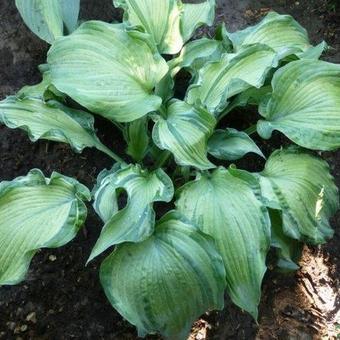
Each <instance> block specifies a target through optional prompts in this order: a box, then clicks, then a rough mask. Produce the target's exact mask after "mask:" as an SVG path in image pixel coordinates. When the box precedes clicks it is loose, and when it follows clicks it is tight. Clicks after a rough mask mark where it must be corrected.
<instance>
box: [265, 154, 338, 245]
mask: <svg viewBox="0 0 340 340" xmlns="http://www.w3.org/2000/svg"><path fill="white" fill-rule="evenodd" d="M260 184H261V190H262V195H263V197H264V198H265V199H266V201H267V205H268V206H269V207H271V208H273V209H280V210H281V211H282V220H283V232H284V233H285V235H287V236H289V237H291V238H293V239H296V240H300V241H303V242H309V243H312V244H319V243H324V242H326V241H327V240H328V239H330V238H331V237H332V236H333V233H334V232H333V230H332V228H331V227H330V225H329V221H328V220H329V218H330V217H331V216H333V214H334V213H335V212H336V211H337V209H338V208H339V197H338V189H337V187H336V185H335V184H334V180H333V178H332V176H331V175H330V173H329V167H328V165H327V163H326V162H325V161H323V160H322V159H320V158H317V157H314V156H312V155H310V154H308V153H305V152H302V151H301V150H299V149H297V148H290V149H286V150H278V151H275V152H274V153H273V154H272V155H271V156H270V157H269V159H268V161H267V163H266V167H265V169H264V171H263V172H261V173H260Z"/></svg>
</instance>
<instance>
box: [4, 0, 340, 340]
mask: <svg viewBox="0 0 340 340" xmlns="http://www.w3.org/2000/svg"><path fill="white" fill-rule="evenodd" d="M16 4H17V7H18V9H19V11H20V13H21V14H22V17H23V19H24V21H25V22H26V24H27V25H28V26H29V27H30V28H31V29H32V31H33V32H34V33H36V34H37V35H38V36H39V37H40V38H42V39H44V40H46V41H47V42H49V43H51V44H52V46H51V48H50V50H49V52H48V57H47V64H46V65H42V66H41V67H40V70H41V72H42V74H43V80H42V81H41V83H39V84H36V85H33V86H25V87H24V88H23V89H21V90H20V91H19V92H18V93H17V95H15V96H10V97H8V98H6V99H4V100H3V101H1V102H0V122H1V123H2V124H5V125H6V126H7V127H9V128H12V129H15V128H21V129H23V130H25V131H26V132H27V133H28V136H29V138H30V139H31V140H32V141H33V142H34V141H36V140H38V139H48V140H52V141H57V142H64V143H68V144H69V145H70V146H71V147H72V149H74V150H75V151H77V152H81V151H82V150H83V149H84V148H85V147H95V148H97V149H98V150H100V151H102V152H104V153H106V154H107V155H108V156H110V157H111V158H112V159H113V160H114V161H115V162H114V164H113V166H112V169H111V170H103V171H102V172H101V173H100V174H99V176H98V179H97V183H96V185H95V186H94V189H93V190H92V199H93V208H94V210H95V211H96V212H97V214H98V215H99V217H100V218H101V220H102V221H103V224H104V225H103V229H102V232H101V234H100V236H99V239H98V241H97V242H96V244H95V245H94V247H93V250H92V252H91V254H90V255H89V261H91V260H92V259H93V258H95V257H97V256H98V255H100V254H101V253H103V252H106V251H108V249H111V250H113V251H112V253H111V254H107V255H108V256H107V257H106V259H105V260H104V261H103V263H102V265H101V269H100V279H101V283H102V286H103V289H104V291H105V293H106V295H107V297H108V299H109V300H110V302H111V304H112V305H113V307H114V308H116V309H117V310H118V311H119V313H121V314H122V316H123V317H124V318H126V319H127V320H128V321H129V322H131V323H132V324H134V325H135V326H136V327H137V329H138V333H139V335H141V336H145V335H146V334H148V333H160V334H162V335H163V336H164V337H166V338H170V339H185V338H186V337H187V335H188V333H189V331H190V327H191V325H192V323H193V322H194V320H195V319H196V318H198V317H199V316H200V314H202V313H204V312H205V311H208V310H212V309H222V308H223V295H224V291H226V292H227V293H228V294H229V296H230V298H231V299H232V301H233V302H234V303H235V304H236V305H238V306H239V307H241V308H242V309H244V310H246V311H248V312H249V313H250V314H251V315H252V316H253V317H254V318H255V319H257V317H258V304H259V301H260V297H261V284H262V279H263V276H264V274H265V272H266V270H267V267H266V258H267V254H268V251H269V249H270V247H271V246H272V247H273V248H275V249H276V254H277V267H278V268H279V269H280V270H282V271H291V270H296V269H297V268H298V264H297V262H298V260H299V255H300V253H301V249H302V245H303V243H304V242H305V243H308V244H321V243H324V242H326V241H327V240H328V239H330V238H331V237H332V235H333V230H332V228H331V227H330V224H329V219H330V217H332V216H333V215H334V213H335V212H336V211H337V210H338V208H339V198H338V189H337V188H336V186H335V184H334V180H333V178H332V176H331V174H330V171H329V167H328V165H327V164H326V162H325V161H323V160H322V158H320V157H319V156H318V155H316V154H314V153H312V151H308V150H307V149H310V150H335V149H338V148H339V147H340V65H336V64H331V63H327V62H324V61H320V60H318V59H319V57H320V56H321V54H322V52H323V51H324V50H325V48H326V46H327V45H326V43H325V42H321V43H320V44H319V45H317V46H312V45H311V43H310V42H309V40H308V35H307V33H306V31H305V30H304V29H303V28H302V27H301V26H300V25H299V24H298V23H297V22H296V21H295V20H294V19H293V18H292V17H290V16H288V15H279V14H277V13H269V14H268V15H267V16H266V17H265V18H264V19H263V20H262V21H261V22H260V23H258V24H257V25H255V26H253V27H249V28H247V29H245V30H242V31H238V32H234V33H229V32H228V31H227V29H226V27H225V26H224V25H221V26H220V27H219V28H218V29H217V30H216V34H215V38H213V39H211V38H208V37H203V38H200V39H197V40H191V41H189V40H190V39H191V38H192V36H193V34H194V30H195V29H196V28H198V27H200V26H202V25H204V24H206V25H212V23H213V20H214V12H215V1H214V0H206V1H203V2H201V3H199V4H192V3H190V4H188V3H182V1H180V0H164V1H159V0H115V1H114V6H116V7H119V8H121V9H123V11H124V17H123V22H122V23H114V24H109V23H104V22H100V21H89V22H85V23H83V24H82V25H80V26H79V27H78V28H76V27H77V20H78V12H79V1H62V0H58V1H42V0H27V1H26V0H25V1H19V0H17V1H16ZM73 31H74V32H73ZM72 32H73V33H72ZM64 34H69V35H67V36H64ZM165 54H167V55H168V56H167V57H165V56H164V55H165ZM182 70H185V71H187V72H189V73H190V76H191V79H190V84H189V86H188V88H187V89H186V90H187V91H186V93H185V95H184V99H183V98H176V97H174V94H175V93H176V91H175V90H176V81H177V76H178V74H179V72H180V71H182ZM182 90H183V89H182ZM80 106H82V107H83V109H79V107H80ZM251 106H253V107H258V110H259V114H260V115H256V114H254V113H252V112H253V111H250V112H248V113H247V114H248V117H250V120H252V121H255V120H256V121H257V124H256V125H253V126H250V127H248V128H247V129H246V130H244V131H240V130H237V129H235V128H233V127H232V126H230V123H231V121H230V120H229V117H230V116H229V115H228V114H229V113H231V112H232V111H234V109H235V108H236V107H238V108H242V107H243V108H244V107H246V108H247V109H249V110H250V107H251ZM242 111H245V110H242V109H240V110H238V111H237V114H238V115H241V114H243V112H242ZM95 115H100V116H102V117H104V118H106V119H107V120H108V122H109V123H112V124H114V125H115V126H116V128H117V129H120V130H121V132H122V135H123V137H124V141H125V142H126V155H123V156H118V155H117V154H116V153H115V152H114V151H112V150H111V149H109V148H108V147H107V146H105V145H104V144H103V143H101V142H100V140H99V139H98V137H97V136H96V131H95V129H94V121H95ZM274 130H277V131H279V132H281V133H283V134H284V135H286V136H287V137H288V138H289V139H290V140H291V141H293V142H294V143H296V144H298V145H299V147H298V146H290V147H286V148H284V149H283V148H281V149H279V150H276V151H274V152H273V153H272V154H271V155H268V154H266V155H264V153H263V152H262V151H261V149H260V147H259V146H258V145H257V144H256V143H257V142H258V141H259V138H253V139H252V138H251V137H250V136H249V135H250V134H252V133H256V132H257V133H258V135H259V137H262V138H265V139H269V138H270V137H271V135H272V133H273V131H274ZM302 147H303V148H306V149H303V148H302ZM249 153H252V154H253V157H257V159H258V161H259V162H263V165H264V166H263V170H262V171H259V172H253V173H251V172H249V171H247V170H241V169H240V170H239V169H237V168H236V166H235V165H233V164H230V163H228V162H230V161H235V160H238V159H240V158H242V157H244V156H245V155H248V154H249ZM266 156H269V157H268V160H267V161H266ZM175 192H176V194H174V193H175ZM125 194H126V196H127V201H126V203H125V204H123V203H124V202H123V201H124V200H122V197H123V196H124V195H125ZM174 197H175V198H174ZM90 199H91V197H90V193H89V190H88V189H87V188H85V187H84V186H83V185H82V184H80V183H78V182H77V181H76V180H75V179H72V178H68V177H65V176H63V175H60V174H57V173H53V174H52V175H51V177H50V178H45V177H44V175H43V174H42V173H41V171H39V170H31V171H30V172H29V174H28V175H27V176H24V177H19V178H16V179H14V180H13V181H10V182H6V181H5V182H2V183H1V184H0V285H9V284H16V283H18V282H20V281H22V280H23V279H24V277H25V274H26V272H27V270H28V266H29V263H30V260H31V258H32V257H33V255H34V254H35V252H36V251H37V250H38V249H40V248H43V247H59V246H62V245H64V244H65V243H67V242H68V241H70V240H71V239H72V238H73V237H74V236H75V235H76V233H77V231H78V230H79V228H80V227H81V225H82V224H83V223H84V221H85V218H86V207H85V204H84V202H86V201H89V200H90ZM157 202H163V205H164V204H167V205H166V209H165V210H166V211H167V210H171V211H170V212H168V213H166V214H165V215H164V216H163V217H162V218H160V219H159V220H157V218H156V213H157V215H159V213H160V212H161V211H155V206H157V205H156V203H157ZM162 209H163V208H162ZM162 212H163V211H162ZM112 247H115V248H114V249H112Z"/></svg>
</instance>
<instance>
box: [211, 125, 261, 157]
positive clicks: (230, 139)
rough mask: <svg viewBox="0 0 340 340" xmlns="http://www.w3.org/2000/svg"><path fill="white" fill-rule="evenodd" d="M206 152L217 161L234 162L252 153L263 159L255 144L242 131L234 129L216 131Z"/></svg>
mask: <svg viewBox="0 0 340 340" xmlns="http://www.w3.org/2000/svg"><path fill="white" fill-rule="evenodd" d="M208 152H209V153H210V154H211V155H213V156H214V157H216V158H218V159H225V160H228V161H234V160H237V159H240V158H242V157H243V156H244V155H246V154H247V153H250V152H253V153H255V154H258V155H259V156H261V157H263V158H265V157H264V155H263V153H262V151H261V150H260V149H259V147H258V146H257V145H256V144H255V142H254V141H253V140H252V139H251V138H250V137H249V136H248V135H247V134H246V133H245V132H242V131H237V130H235V129H230V128H228V129H225V130H216V131H215V132H214V134H213V135H212V136H211V137H210V139H209V142H208Z"/></svg>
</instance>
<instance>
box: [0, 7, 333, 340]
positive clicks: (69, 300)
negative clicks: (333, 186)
mask: <svg viewBox="0 0 340 340" xmlns="http://www.w3.org/2000/svg"><path fill="white" fill-rule="evenodd" d="M217 2H218V10H217V21H218V22H222V21H224V22H225V23H226V24H227V27H228V28H229V29H230V30H236V29H240V28H243V27H245V26H247V25H249V24H253V23H255V22H257V21H258V20H259V19H260V18H261V17H262V16H263V15H265V14H266V13H267V12H268V11H269V10H271V9H272V10H275V11H277V12H279V13H289V14H291V15H293V16H294V17H295V19H297V20H298V21H299V22H300V23H301V24H302V25H303V26H304V27H306V29H307V30H308V32H310V37H311V40H312V42H313V43H317V42H320V41H321V40H323V39H324V40H326V41H327V42H328V43H329V44H330V45H331V46H332V47H333V48H334V49H333V50H332V51H330V53H329V54H328V55H327V56H326V59H328V60H331V61H333V62H337V63H340V31H339V27H340V14H339V11H340V8H339V6H338V8H337V9H336V8H335V7H334V6H335V3H336V1H333V3H332V1H289V0H283V1H277V0H262V1H251V0H243V1H237V0H230V1H229V0H219V1H217ZM111 3H112V1H111V0H105V1H104V0H102V1H101V2H100V4H99V2H95V1H92V0H85V1H84V0H83V1H82V12H81V18H82V19H93V18H94V19H102V20H105V21H112V20H113V19H118V18H120V15H121V13H120V12H119V11H117V10H115V9H114V8H113V6H112V5H111ZM0 22H1V26H0V70H1V71H0V99H2V98H4V97H5V96H6V95H8V94H14V93H15V92H16V91H17V90H18V89H20V88H21V87H22V86H23V85H25V84H34V83H37V82H38V81H39V72H38V69H37V66H38V65H39V64H41V63H43V62H44V59H45V55H46V52H47V49H48V46H47V44H45V43H43V42H41V41H40V40H39V39H38V38H36V37H35V36H34V35H33V34H32V33H30V32H29V30H28V29H27V28H26V27H25V25H24V24H23V22H22V20H21V18H20V16H19V15H18V13H17V11H16V9H15V5H14V1H13V0H3V1H2V2H1V4H0ZM206 33H208V34H209V31H207V32H206ZM228 119H229V120H230V121H233V120H235V121H236V120H237V124H238V125H237V126H236V125H235V122H233V123H234V126H235V127H242V124H243V122H242V120H241V121H240V120H239V117H238V115H236V114H234V115H231V116H230V117H229V118H228ZM245 119H246V118H245ZM96 124H97V126H96V127H97V128H98V135H99V137H100V138H101V139H102V140H103V142H104V143H106V144H107V145H108V146H111V147H113V148H114V149H115V150H116V151H117V153H118V154H122V152H123V150H124V145H122V136H121V135H120V132H119V131H118V130H116V129H115V128H114V127H111V126H108V124H105V122H104V121H103V120H101V119H99V120H98V121H97V123H96ZM281 138H282V137H280V136H279V135H278V134H276V135H275V136H274V137H273V141H272V142H273V143H271V145H274V146H275V145H280V142H282V140H281ZM263 150H264V151H265V153H266V155H268V154H269V153H270V151H271V149H269V147H268V146H267V145H266V144H264V145H263ZM322 155H323V157H324V158H325V159H326V160H327V161H329V162H330V164H331V169H332V173H333V175H334V176H335V179H336V182H337V185H338V186H339V185H340V151H338V152H336V153H323V154H322ZM242 164H247V166H248V169H250V170H259V169H261V166H262V162H259V161H258V159H257V158H255V157H251V156H247V157H246V158H245V159H243V160H242V161H241V162H239V166H240V167H241V168H242ZM111 165H112V163H111V160H110V159H109V158H107V157H106V156H105V155H102V154H100V153H98V152H96V151H95V150H90V149H87V150H85V151H84V152H83V153H82V154H80V155H79V154H74V153H73V152H72V151H71V150H70V148H69V147H68V146H67V145H66V144H58V143H51V142H46V141H39V142H37V143H35V144H32V143H31V142H29V140H28V138H27V136H26V134H25V133H23V132H21V131H18V130H15V131H11V130H9V129H8V128H5V127H0V180H9V179H13V178H14V177H17V176H20V175H24V174H26V173H27V172H28V171H29V170H30V169H32V168H40V169H41V170H43V172H44V173H45V174H46V175H49V174H50V173H51V172H52V171H54V170H55V171H58V172H61V173H63V174H64V175H68V176H72V177H76V178H77V179H78V180H79V181H80V182H82V183H84V184H85V185H88V186H89V187H90V188H91V187H92V186H93V184H94V182H95V179H96V177H97V174H98V173H99V172H100V170H102V169H103V168H105V167H106V168H110V167H111ZM332 225H333V227H334V229H335V230H336V234H335V236H334V238H333V239H332V240H331V241H330V242H329V243H327V244H326V245H325V246H321V247H315V248H312V247H305V249H304V253H303V257H302V260H301V263H300V265H301V270H300V271H298V272H297V273H296V274H293V275H290V276H283V275H280V274H278V273H274V272H268V273H267V275H266V277H265V280H264V285H263V297H262V302H261V306H260V319H259V324H258V325H257V324H256V323H255V322H254V321H253V319H252V318H251V317H250V316H249V315H248V314H246V313H243V312H242V311H241V310H239V309H238V308H237V307H235V306H233V305H232V304H231V302H230V301H228V300H227V301H226V308H225V310H224V311H223V312H213V313H210V314H209V315H205V316H203V317H202V319H201V320H200V321H199V322H197V323H196V324H195V326H194V329H193V334H192V339H195V338H197V339H254V338H255V337H256V336H257V337H258V338H260V339H272V338H273V339H276V338H278V339H288V338H290V337H293V338H301V339H308V338H311V337H313V336H314V337H315V338H316V339H319V338H321V337H322V336H324V337H325V338H326V339H328V338H332V337H335V336H336V332H337V331H336V317H337V315H338V317H339V316H340V314H339V306H340V296H339V294H336V293H337V292H338V290H339V279H340V278H339V274H338V269H339V267H340V258H339V256H340V255H339V254H340V214H338V215H337V216H335V218H334V219H333V224H332ZM100 228H101V222H100V220H99V218H98V217H97V216H96V215H95V214H94V212H93V210H92V209H89V218H88V220H87V222H86V227H85V228H84V229H83V232H81V233H80V234H79V235H78V236H77V238H76V239H75V240H74V241H73V242H71V243H70V244H69V245H67V246H65V247H63V248H59V249H56V250H51V249H48V250H42V251H40V252H39V253H38V254H37V255H36V256H35V258H34V260H33V263H32V266H31V267H30V270H29V273H28V276H27V279H26V280H25V281H24V282H23V283H22V284H20V285H18V286H13V287H2V288H1V290H0V339H6V340H7V339H12V338H13V339H20V338H21V339H73V338H76V339H77V338H78V339H124V340H125V339H136V338H137V336H136V333H135V329H134V327H132V326H131V325H130V324H129V323H127V322H126V321H124V320H123V319H122V318H121V317H120V315H119V314H118V313H117V312H115V311H114V310H113V309H112V307H111V305H110V304H109V302H108V301H107V299H106V298H105V296H104V293H103V291H102V288H101V286H100V283H99V279H98V266H99V264H100V262H101V260H102V259H103V256H101V257H99V258H97V259H96V260H94V261H93V262H91V263H90V264H89V265H88V266H87V267H84V264H85V262H86V260H87V258H88V256H89V254H90V251H91V248H92V247H93V245H94V243H95V241H96V239H97V238H98V235H99V232H100ZM338 322H339V324H340V320H338ZM150 338H155V337H150Z"/></svg>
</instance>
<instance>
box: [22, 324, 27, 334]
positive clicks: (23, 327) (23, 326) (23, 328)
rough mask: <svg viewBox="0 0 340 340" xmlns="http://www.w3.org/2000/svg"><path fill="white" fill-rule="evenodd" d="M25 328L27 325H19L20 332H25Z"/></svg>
mask: <svg viewBox="0 0 340 340" xmlns="http://www.w3.org/2000/svg"><path fill="white" fill-rule="evenodd" d="M27 328H28V326H27V325H25V324H24V325H22V326H21V327H20V331H21V332H26V331H27Z"/></svg>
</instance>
